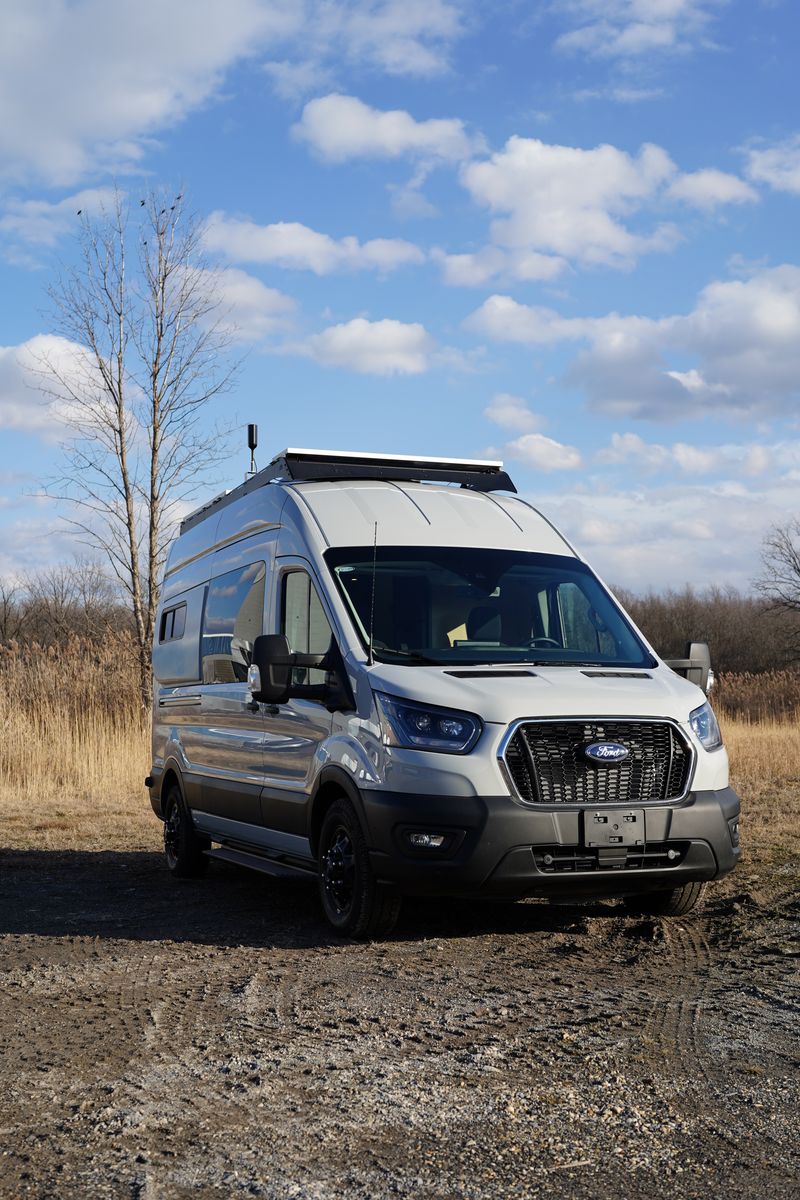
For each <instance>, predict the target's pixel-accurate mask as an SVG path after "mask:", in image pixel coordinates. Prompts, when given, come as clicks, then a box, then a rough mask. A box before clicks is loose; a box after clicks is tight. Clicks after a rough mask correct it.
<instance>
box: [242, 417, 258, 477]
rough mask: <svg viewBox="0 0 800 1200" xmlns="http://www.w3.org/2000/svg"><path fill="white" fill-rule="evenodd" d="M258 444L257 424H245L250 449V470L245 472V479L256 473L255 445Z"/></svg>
mask: <svg viewBox="0 0 800 1200" xmlns="http://www.w3.org/2000/svg"><path fill="white" fill-rule="evenodd" d="M257 445H258V426H257V425H248V426H247V447H248V449H249V451H250V470H249V471H247V472H246V473H245V480H248V479H250V477H251V476H253V475H255V473H256V446H257Z"/></svg>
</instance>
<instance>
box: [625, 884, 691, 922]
mask: <svg viewBox="0 0 800 1200" xmlns="http://www.w3.org/2000/svg"><path fill="white" fill-rule="evenodd" d="M705 890H706V885H705V883H697V882H695V883H684V884H683V886H682V887H676V888H670V889H669V890H668V891H664V892H650V893H649V894H644V895H641V896H626V897H625V899H624V900H623V904H624V905H625V907H626V908H627V909H628V911H629V912H632V913H636V914H638V915H644V916H650V917H682V916H683V915H684V913H688V912H691V911H692V909H693V908H696V907H697V906H698V904H699V903H700V901H701V900H702V898H703V894H704V892H705Z"/></svg>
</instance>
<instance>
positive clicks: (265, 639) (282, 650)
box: [247, 633, 355, 712]
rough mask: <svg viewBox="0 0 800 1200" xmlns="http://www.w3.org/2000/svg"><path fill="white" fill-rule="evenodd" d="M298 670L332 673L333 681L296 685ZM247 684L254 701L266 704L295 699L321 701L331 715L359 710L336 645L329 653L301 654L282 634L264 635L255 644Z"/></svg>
mask: <svg viewBox="0 0 800 1200" xmlns="http://www.w3.org/2000/svg"><path fill="white" fill-rule="evenodd" d="M295 667H307V668H311V669H312V670H318V671H328V672H329V673H330V682H326V683H292V671H293V670H294V668H295ZM247 683H248V687H249V688H250V694H251V696H252V697H253V699H254V700H257V701H259V702H260V703H262V704H285V703H286V702H287V700H291V699H292V697H297V699H299V700H319V701H320V703H322V704H324V705H325V707H326V708H327V709H328V710H329V711H330V712H335V711H337V710H339V709H350V708H353V707H355V704H354V701H353V696H352V693H351V690H350V686H349V684H348V683H347V681H346V677H345V675H344V669H343V665H342V661H341V655H340V654H339V651H338V649H337V647H336V643H335V642H334V641H331V648H330V649H329V650H328V651H327V652H326V653H325V654H301V653H300V652H299V651H298V652H294V651H292V650H290V649H289V642H288V640H287V639H286V637H285V636H284V635H283V634H281V633H263V634H260V635H259V636H258V637H257V638H256V640H255V642H254V643H253V655H252V662H251V665H250V669H249V671H248V673H247Z"/></svg>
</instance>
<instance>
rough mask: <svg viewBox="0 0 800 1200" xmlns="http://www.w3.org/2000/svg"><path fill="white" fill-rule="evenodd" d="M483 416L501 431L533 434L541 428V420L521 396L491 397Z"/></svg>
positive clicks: (501, 393) (504, 394) (503, 394)
mask: <svg viewBox="0 0 800 1200" xmlns="http://www.w3.org/2000/svg"><path fill="white" fill-rule="evenodd" d="M483 415H484V416H485V417H488V418H489V420H490V421H494V423H495V425H499V426H500V427H501V429H513V430H515V431H516V432H519V433H533V432H535V431H536V430H538V429H540V428H541V425H542V418H541V417H539V416H537V414H536V413H533V412H531V410H530V409H529V408H528V405H527V403H526V401H525V400H523V398H522V397H521V396H512V395H510V393H508V392H498V393H497V395H495V396H492V399H491V400H490V401H489V403H488V405H487V406H486V408H485V409H484V410H483Z"/></svg>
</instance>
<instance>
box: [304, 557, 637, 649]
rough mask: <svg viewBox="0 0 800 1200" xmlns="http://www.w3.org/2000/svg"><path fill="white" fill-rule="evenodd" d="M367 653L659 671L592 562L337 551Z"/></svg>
mask: <svg viewBox="0 0 800 1200" xmlns="http://www.w3.org/2000/svg"><path fill="white" fill-rule="evenodd" d="M325 557H326V560H327V562H328V564H329V566H330V568H331V570H332V571H333V575H334V578H335V579H336V582H337V584H338V586H339V589H340V591H341V593H342V596H343V597H344V599H345V601H346V603H347V606H348V608H349V610H350V613H351V615H352V618H353V622H354V624H355V626H356V629H357V630H358V632H359V634H360V636H361V638H362V640H363V642H364V643H365V645H366V644H367V643H368V642H369V640H370V634H371V635H372V644H373V649H374V653H375V657H376V658H378V659H381V660H383V661H384V662H398V663H403V662H406V663H415V662H416V663H423V664H424V663H426V662H429V663H442V664H446V663H457V662H460V663H479V662H480V663H491V662H495V663H504V662H540V663H542V664H550V663H552V664H553V665H562V666H570V665H574V664H577V663H584V664H597V665H601V664H605V665H608V666H629V667H633V666H637V667H639V666H653V665H654V661H653V659H652V657H651V655H650V653H649V652H648V650H647V649H646V647H645V646H644V645H643V644H642V642H641V641H640V639H639V638H638V637H637V635H636V633H635V631H634V630H633V629H632V627H631V626H630V624H629V623H628V621H627V620H626V618H625V617H624V616H623V614H622V613H621V612H620V610H619V608H618V607H617V606H616V604H615V603H614V601H613V600H612V598H611V596H610V595H609V594H608V592H607V591H606V590H605V588H604V587H603V586H602V584H601V583H600V581H599V580H598V579H597V577H596V576H595V575H594V574H593V573H592V571H591V570H590V569H589V567H587V566H586V564H585V563H582V562H580V561H579V560H578V559H576V558H570V557H567V556H562V555H555V554H531V553H526V552H524V551H518V550H485V549H481V548H477V547H476V548H471V547H463V548H453V547H449V546H447V547H446V546H442V547H424V548H423V547H420V548H416V547H413V546H397V547H392V546H379V547H378V549H377V554H376V558H375V563H374V567H373V550H372V547H356V548H352V549H336V550H329V551H328V552H327V553H326V555H325Z"/></svg>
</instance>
